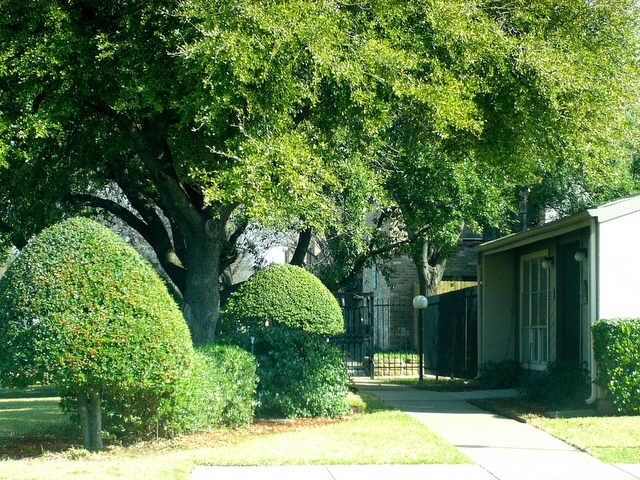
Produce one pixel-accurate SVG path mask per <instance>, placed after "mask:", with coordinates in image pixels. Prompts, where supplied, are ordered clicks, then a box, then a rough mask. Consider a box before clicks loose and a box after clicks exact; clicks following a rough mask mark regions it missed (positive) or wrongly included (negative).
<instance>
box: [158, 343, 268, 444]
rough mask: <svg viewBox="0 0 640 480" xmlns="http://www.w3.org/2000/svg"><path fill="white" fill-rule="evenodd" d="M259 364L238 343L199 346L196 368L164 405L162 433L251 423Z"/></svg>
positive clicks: (171, 434)
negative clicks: (233, 344)
mask: <svg viewBox="0 0 640 480" xmlns="http://www.w3.org/2000/svg"><path fill="white" fill-rule="evenodd" d="M256 366H257V365H256V360H255V358H254V356H253V355H251V354H250V353H248V352H246V351H245V350H243V349H241V348H239V347H237V346H232V345H200V346H198V347H196V356H195V361H194V365H193V368H191V370H190V371H189V373H188V374H187V375H185V377H184V379H183V380H182V381H181V382H179V383H178V385H177V387H176V392H175V395H174V396H173V397H172V398H171V399H170V400H169V401H167V402H165V404H164V405H163V407H162V412H161V413H160V418H161V422H160V423H161V424H162V429H163V433H164V434H165V435H168V436H174V435H178V434H181V433H187V432H195V431H202V430H210V429H213V428H219V427H239V426H242V425H247V424H249V423H251V422H252V421H253V416H254V412H255V407H256V404H257V403H256V396H255V395H256V386H257V383H258V377H257V374H256Z"/></svg>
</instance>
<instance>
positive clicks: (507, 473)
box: [358, 379, 640, 480]
mask: <svg viewBox="0 0 640 480" xmlns="http://www.w3.org/2000/svg"><path fill="white" fill-rule="evenodd" d="M358 388H359V389H360V390H364V391H368V392H370V393H373V394H374V395H376V396H377V397H379V398H380V399H382V400H383V401H384V402H385V403H387V404H388V405H391V406H393V407H395V408H398V409H399V410H403V411H405V412H407V413H409V414H410V415H411V416H412V417H414V418H415V419H416V420H418V421H420V422H422V423H424V424H425V425H426V426H427V427H429V429H430V430H432V431H433V432H435V433H437V434H438V435H440V436H441V437H443V438H444V439H446V440H448V441H449V442H450V443H452V444H453V445H455V446H456V447H457V448H458V449H459V450H461V451H462V452H463V453H465V454H466V455H467V456H468V457H470V458H471V459H472V460H473V461H475V462H476V463H477V464H478V465H479V466H481V467H482V468H484V469H485V470H486V471H487V472H489V473H490V474H491V475H493V477H494V478H496V479H500V480H526V479H549V480H555V479H558V480H570V479H581V480H587V479H594V480H632V479H637V478H640V477H636V476H634V475H632V474H631V473H630V471H633V469H634V466H629V467H627V466H617V465H608V464H605V463H602V462H601V461H599V460H597V459H596V458H594V457H592V456H590V455H588V454H586V453H584V452H582V451H580V450H577V449H575V448H574V447H572V446H570V445H567V444H566V443H564V442H562V441H560V440H558V439H557V438H555V437H553V436H551V435H549V434H547V433H545V432H543V431H541V430H538V429H537V428H534V427H532V426H530V425H527V424H524V423H520V422H517V421H515V420H511V419H508V418H504V417H501V416H499V415H495V414H492V413H489V412H486V411H484V410H481V409H479V408H477V407H474V406H473V405H471V404H469V403H467V402H466V401H465V398H466V397H467V396H466V395H460V394H450V393H441V392H429V391H426V390H417V389H412V388H406V387H400V386H396V385H389V384H382V383H379V382H375V381H370V380H366V379H359V380H358ZM474 396H475V397H478V394H477V393H476V394H475V395H474ZM624 469H627V470H629V471H625V470H624Z"/></svg>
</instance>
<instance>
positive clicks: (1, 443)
mask: <svg viewBox="0 0 640 480" xmlns="http://www.w3.org/2000/svg"><path fill="white" fill-rule="evenodd" d="M349 418H351V417H339V418H296V419H282V420H280V419H278V420H264V419H261V420H256V422H255V423H253V424H251V425H248V426H246V427H243V428H238V429H231V430H214V431H211V432H199V433H194V434H191V435H182V436H179V437H176V438H171V439H157V440H150V441H144V442H138V443H135V444H132V445H127V446H122V445H107V446H106V447H105V451H104V452H103V453H102V454H103V455H104V454H107V455H108V454H119V453H122V452H123V451H124V450H126V451H128V452H130V453H134V454H135V453H143V452H162V451H166V450H173V449H176V448H183V449H192V448H196V449H197V448H209V447H212V446H215V445H221V444H232V443H236V442H238V441H240V440H242V439H245V438H247V437H250V436H258V435H273V434H277V433H281V432H291V431H296V430H302V429H305V428H316V427H321V426H324V425H331V424H334V423H340V422H344V421H347V420H348V419H349ZM73 440H74V439H73V438H72V437H71V436H66V435H65V436H61V435H53V434H47V435H38V436H33V437H28V436H25V437H16V438H12V439H0V459H3V460H6V459H21V458H34V457H42V456H45V455H46V456H62V457H65V458H77V457H81V456H85V455H87V454H88V453H87V452H84V451H83V450H82V444H81V443H78V442H77V441H73ZM83 452H84V453H83Z"/></svg>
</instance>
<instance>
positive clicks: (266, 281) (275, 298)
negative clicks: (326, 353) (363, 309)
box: [223, 265, 344, 335]
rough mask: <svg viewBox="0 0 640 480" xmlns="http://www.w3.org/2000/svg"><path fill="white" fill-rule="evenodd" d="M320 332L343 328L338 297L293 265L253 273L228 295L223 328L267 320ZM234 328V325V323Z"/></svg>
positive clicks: (271, 267)
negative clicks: (230, 295)
mask: <svg viewBox="0 0 640 480" xmlns="http://www.w3.org/2000/svg"><path fill="white" fill-rule="evenodd" d="M266 320H268V322H269V324H270V325H280V326H284V327H289V328H297V329H300V330H303V331H305V332H309V333H316V334H319V335H337V334H338V333H341V332H342V331H343V330H344V320H343V318H342V311H341V309H340V305H338V301H337V300H336V299H335V297H334V296H333V295H332V294H331V292H330V291H329V290H328V289H327V288H326V287H325V286H324V285H323V284H322V282H321V281H320V280H319V279H318V278H317V277H315V276H314V275H313V274H311V273H309V272H307V271H306V270H304V269H302V268H300V267H296V266H293V265H272V266H270V267H267V268H264V269H262V270H260V271H258V272H257V273H256V274H255V275H253V276H252V277H251V278H250V279H249V281H247V282H246V283H245V284H244V285H242V287H240V289H239V290H238V291H237V292H236V293H235V294H234V295H233V296H232V297H231V298H230V299H229V303H228V305H227V307H226V309H225V313H224V319H223V322H226V323H227V325H225V326H224V327H223V328H224V329H227V328H229V326H230V325H234V324H242V325H245V326H248V325H249V324H251V325H258V324H264V323H265V321H266ZM231 328H233V327H231Z"/></svg>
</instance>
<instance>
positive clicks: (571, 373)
mask: <svg viewBox="0 0 640 480" xmlns="http://www.w3.org/2000/svg"><path fill="white" fill-rule="evenodd" d="M589 380H590V379H589V372H588V370H587V369H586V368H585V367H579V366H575V365H571V364H566V363H562V362H553V363H550V364H549V365H548V366H547V369H546V370H545V371H541V372H539V371H535V370H533V371H523V372H522V374H521V376H520V390H521V391H522V393H523V395H524V397H525V398H528V399H529V400H535V401H538V402H543V403H546V404H548V405H554V406H556V407H565V406H567V407H568V406H572V405H576V404H580V403H582V402H584V400H585V399H586V398H587V397H588V396H589Z"/></svg>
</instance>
